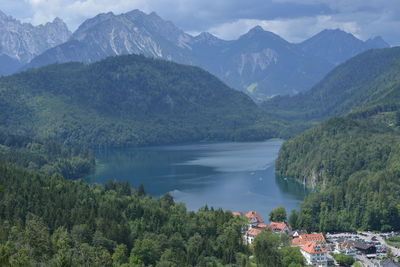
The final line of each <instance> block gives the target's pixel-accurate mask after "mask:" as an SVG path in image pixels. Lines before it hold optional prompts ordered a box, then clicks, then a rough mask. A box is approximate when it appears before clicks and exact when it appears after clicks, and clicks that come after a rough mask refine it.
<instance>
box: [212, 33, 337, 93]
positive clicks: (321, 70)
mask: <svg viewBox="0 0 400 267" xmlns="http://www.w3.org/2000/svg"><path fill="white" fill-rule="evenodd" d="M218 55H219V57H218V59H219V64H218V65H217V66H218V69H217V70H215V69H211V68H212V64H213V62H211V64H210V65H207V63H206V64H205V65H204V67H205V68H206V69H210V70H211V72H213V73H215V74H216V75H217V76H218V77H220V78H221V79H222V80H224V81H225V82H226V83H227V84H228V85H230V86H232V87H234V88H240V89H242V90H245V91H246V92H247V93H249V94H250V95H253V96H256V97H257V98H260V99H266V98H267V97H268V96H271V95H278V94H281V95H285V94H296V93H298V92H301V91H304V90H307V89H309V88H311V87H312V86H313V85H314V84H315V82H316V81H318V80H320V79H322V77H323V76H324V75H325V74H326V73H327V72H328V71H329V70H330V68H331V67H332V66H331V65H330V63H328V62H326V61H324V60H319V59H318V58H315V57H312V56H306V55H305V54H304V53H303V52H302V51H301V50H299V49H298V48H297V46H296V45H294V44H291V43H289V42H287V41H286V40H284V39H283V38H281V37H280V36H278V35H276V34H274V33H272V32H268V31H265V30H263V28H261V27H260V26H257V27H255V28H253V29H251V30H250V31H249V32H248V33H246V34H244V35H243V36H241V37H240V38H239V39H238V40H236V41H233V42H228V43H226V45H224V46H223V47H222V48H221V49H219V51H218Z"/></svg>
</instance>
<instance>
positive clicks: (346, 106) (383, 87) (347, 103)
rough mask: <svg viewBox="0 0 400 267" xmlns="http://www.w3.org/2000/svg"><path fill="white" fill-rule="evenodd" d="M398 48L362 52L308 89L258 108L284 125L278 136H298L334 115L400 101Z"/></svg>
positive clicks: (277, 98) (276, 98)
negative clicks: (261, 108)
mask: <svg viewBox="0 0 400 267" xmlns="http://www.w3.org/2000/svg"><path fill="white" fill-rule="evenodd" d="M399 89H400V47H394V48H387V49H375V50H369V51H367V52H364V53H362V54H360V55H358V56H355V57H354V58H351V59H350V60H348V61H347V62H345V63H343V64H341V65H339V66H338V67H336V68H335V69H334V70H333V71H331V72H330V73H329V74H328V75H327V76H326V77H325V78H324V79H322V81H320V82H319V83H318V84H316V85H315V86H314V87H313V88H312V89H311V90H309V91H306V92H303V93H300V94H298V95H295V96H291V97H290V96H277V97H275V98H272V99H271V100H269V101H267V102H265V103H264V104H263V105H262V107H263V109H264V110H265V111H266V112H267V114H269V116H271V117H274V118H276V120H280V121H281V123H285V124H286V125H287V127H284V128H282V130H281V133H280V134H281V135H282V136H293V135H295V134H300V133H302V132H303V131H304V130H306V129H307V128H310V127H313V126H316V125H318V123H320V122H321V121H323V120H325V119H327V118H331V117H334V116H340V115H344V114H346V113H348V112H355V111H357V110H362V109H364V108H366V107H373V106H375V105H388V104H396V103H398V102H399V100H400V93H399V92H400V90H399Z"/></svg>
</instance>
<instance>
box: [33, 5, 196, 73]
mask: <svg viewBox="0 0 400 267" xmlns="http://www.w3.org/2000/svg"><path fill="white" fill-rule="evenodd" d="M191 38H192V37H191V36H189V35H188V34H186V33H184V32H183V31H181V30H179V29H178V28H176V27H175V26H174V25H173V24H172V23H171V22H168V21H164V20H162V19H161V18H160V17H159V16H158V15H157V14H155V13H151V14H149V15H147V14H145V13H143V12H141V11H139V10H133V11H131V12H128V13H125V14H121V15H114V14H113V13H111V12H110V13H106V14H99V15H97V16H96V17H94V18H92V19H89V20H87V21H85V22H84V23H83V24H82V25H81V26H80V27H79V28H78V29H77V30H76V31H75V32H74V33H73V35H72V36H71V38H70V40H69V41H68V42H66V43H64V44H62V45H60V46H58V47H55V48H53V49H50V50H48V51H46V52H45V53H44V54H42V55H40V56H38V57H36V58H35V59H34V60H32V62H31V63H30V64H29V65H28V67H38V66H44V65H48V64H51V63H55V62H58V63H63V62H70V61H78V62H86V63H89V62H95V61H98V60H101V59H104V58H106V57H108V56H116V55H126V54H142V55H145V56H149V57H156V58H164V59H173V60H174V61H175V62H179V63H189V62H190V59H189V58H188V56H187V53H188V52H189V46H188V44H187V43H188V42H189V40H190V39H191Z"/></svg>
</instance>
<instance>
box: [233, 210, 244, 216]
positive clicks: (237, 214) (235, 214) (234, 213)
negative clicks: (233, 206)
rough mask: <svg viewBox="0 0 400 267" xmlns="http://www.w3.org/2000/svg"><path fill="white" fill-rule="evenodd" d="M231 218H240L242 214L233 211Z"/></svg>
mask: <svg viewBox="0 0 400 267" xmlns="http://www.w3.org/2000/svg"><path fill="white" fill-rule="evenodd" d="M232 215H233V216H242V214H241V213H240V212H237V211H234V212H232Z"/></svg>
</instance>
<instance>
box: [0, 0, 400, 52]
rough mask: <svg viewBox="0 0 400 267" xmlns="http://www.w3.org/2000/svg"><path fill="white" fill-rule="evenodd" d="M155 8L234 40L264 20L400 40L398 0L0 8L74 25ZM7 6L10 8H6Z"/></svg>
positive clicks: (83, 1)
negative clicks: (106, 15) (102, 15)
mask: <svg viewBox="0 0 400 267" xmlns="http://www.w3.org/2000/svg"><path fill="white" fill-rule="evenodd" d="M132 9H140V10H143V11H144V12H147V13H149V12H152V11H155V12H157V13H158V14H159V15H160V16H161V17H163V18H165V19H168V20H171V21H173V22H174V23H175V24H176V25H177V26H178V27H180V28H182V29H184V30H187V31H189V32H199V31H210V32H212V33H213V34H215V35H217V36H219V37H221V38H224V39H235V38H237V37H238V36H239V35H241V34H243V33H245V32H247V31H248V30H249V29H250V28H252V27H254V26H256V25H261V26H263V27H264V28H265V29H266V30H269V31H272V32H275V33H277V34H279V35H281V36H283V37H284V38H286V39H288V40H290V41H294V42H298V41H301V40H303V39H305V38H307V37H310V36H311V35H313V34H315V33H317V32H319V31H321V30H323V29H325V28H340V29H343V30H345V31H348V32H351V33H353V34H354V35H356V36H358V37H360V38H362V39H366V38H369V37H372V36H375V35H382V36H383V37H384V39H386V40H388V41H389V42H391V43H393V44H400V32H399V31H398V28H400V4H399V0H351V1H349V0H334V1H333V0H252V1H248V0H247V1H243V0H1V1H0V10H3V11H5V12H6V13H8V14H10V15H13V16H14V17H16V18H18V19H21V20H23V21H26V22H32V23H33V24H35V25H37V24H42V23H45V22H48V21H51V20H53V19H54V18H55V17H60V18H62V19H63V20H64V21H65V22H66V23H67V24H68V25H69V27H70V29H71V30H75V29H76V28H77V27H78V25H79V24H80V23H82V22H83V21H84V20H85V19H87V18H90V17H93V16H95V15H97V14H98V13H104V12H109V11H112V12H114V13H116V14H119V13H124V12H128V11H130V10H132ZM7 11H8V12H7Z"/></svg>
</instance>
